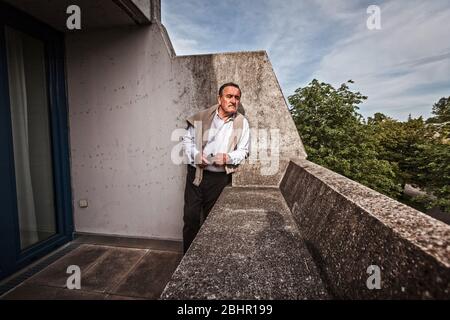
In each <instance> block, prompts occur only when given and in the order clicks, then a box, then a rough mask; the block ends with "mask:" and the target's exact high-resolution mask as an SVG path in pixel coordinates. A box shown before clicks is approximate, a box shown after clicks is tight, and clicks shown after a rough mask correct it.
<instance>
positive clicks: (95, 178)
mask: <svg viewBox="0 0 450 320" xmlns="http://www.w3.org/2000/svg"><path fill="white" fill-rule="evenodd" d="M66 46H67V70H68V95H69V117H70V119H69V120H70V141H71V157H72V158H71V161H72V183H73V198H74V202H75V204H74V218H75V226H76V231H79V232H90V233H100V234H115V235H127V236H139V237H151V238H164V239H181V230H182V209H183V192H184V184H185V170H186V168H185V165H183V164H179V163H174V162H172V158H171V156H172V152H173V154H174V155H176V154H177V151H179V148H178V149H177V147H179V146H180V145H181V144H180V142H179V138H180V137H181V136H182V134H183V129H185V128H186V122H185V119H186V117H187V116H189V115H191V114H193V113H195V112H197V111H199V110H202V109H204V108H207V107H209V106H210V105H212V104H214V103H216V101H217V100H216V99H217V90H218V88H219V86H220V85H221V84H222V83H224V82H228V81H234V82H237V83H239V84H240V86H241V87H242V91H243V99H242V105H243V109H244V112H245V114H246V116H247V117H248V119H249V121H250V126H251V129H252V130H253V131H252V138H253V139H252V140H253V141H252V146H253V148H252V151H253V152H252V156H253V157H254V158H253V159H252V158H250V159H248V160H247V162H248V163H247V164H245V165H244V166H243V167H242V171H241V172H240V173H239V174H236V175H235V177H234V181H233V184H234V185H242V184H256V183H260V184H265V185H278V183H279V181H280V180H281V176H282V174H283V172H284V169H285V168H284V166H285V165H286V164H287V161H288V159H289V158H291V157H304V152H303V148H302V144H301V140H300V138H299V136H298V134H297V132H296V130H295V126H294V123H293V121H292V119H291V117H290V115H289V112H288V109H287V106H286V103H285V101H284V98H283V95H282V93H281V90H280V88H279V85H278V82H277V80H276V76H275V74H274V73H273V70H272V68H271V65H270V62H269V60H268V58H267V55H266V54H265V52H262V51H261V52H245V53H230V54H215V55H200V56H183V57H174V51H173V48H172V47H171V44H170V39H169V37H168V36H167V33H166V31H165V29H164V27H163V26H162V25H160V24H159V23H153V24H152V25H151V26H145V27H127V28H121V29H110V30H105V31H98V32H89V33H74V34H69V35H68V36H67V41H66ZM177 129H178V131H177ZM259 129H261V130H259ZM266 129H274V130H275V131H276V130H278V131H277V132H276V133H277V134H278V137H279V141H280V148H279V154H276V152H275V153H274V154H273V155H271V154H270V153H269V156H271V157H269V159H268V160H266V162H265V163H264V162H263V165H261V161H259V159H260V156H261V154H258V152H255V150H257V148H258V145H260V144H261V139H263V138H264V134H268V135H269V138H270V137H271V134H272V132H271V131H270V130H266ZM275 150H276V148H275ZM263 151H267V150H263ZM278 155H279V156H280V158H281V160H280V159H279V158H278ZM251 161H253V163H249V162H251ZM261 167H262V168H261ZM264 170H265V171H264ZM262 172H263V173H267V174H268V175H266V176H264V175H261V173H262ZM80 199H87V200H89V207H88V208H83V209H82V208H80V207H79V206H78V201H79V200H80Z"/></svg>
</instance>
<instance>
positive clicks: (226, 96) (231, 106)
mask: <svg viewBox="0 0 450 320" xmlns="http://www.w3.org/2000/svg"><path fill="white" fill-rule="evenodd" d="M218 100H219V105H220V108H221V109H222V110H223V112H225V113H226V114H233V113H235V112H236V111H237V109H238V107H239V101H240V100H241V91H240V90H239V89H238V88H236V87H231V86H229V87H225V88H224V89H223V91H222V95H221V96H219V97H218Z"/></svg>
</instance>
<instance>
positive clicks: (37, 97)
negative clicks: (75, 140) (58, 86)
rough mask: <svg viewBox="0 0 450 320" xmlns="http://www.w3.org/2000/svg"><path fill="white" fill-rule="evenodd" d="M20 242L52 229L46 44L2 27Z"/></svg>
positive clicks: (24, 243)
mask: <svg viewBox="0 0 450 320" xmlns="http://www.w3.org/2000/svg"><path fill="white" fill-rule="evenodd" d="M5 35H6V53H7V55H6V60H7V69H8V84H9V101H10V112H11V127H12V138H13V139H12V140H13V155H14V157H13V158H14V169H15V180H16V181H15V182H16V200H17V213H18V226H19V235H20V237H19V238H20V248H21V250H24V249H26V248H28V247H30V246H32V245H34V244H36V243H39V242H41V241H43V240H45V239H48V238H49V237H51V236H52V235H54V234H56V231H57V230H56V216H55V208H54V192H53V191H54V186H53V172H52V167H53V164H52V155H51V139H50V135H51V132H50V123H49V119H50V116H49V109H48V97H47V88H48V86H47V79H46V72H45V70H46V65H45V45H44V42H43V41H42V40H39V39H36V38H33V37H31V36H29V35H27V34H25V33H23V32H20V31H17V30H14V29H12V28H10V27H6V30H5Z"/></svg>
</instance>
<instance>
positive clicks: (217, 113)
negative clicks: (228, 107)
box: [216, 107, 237, 123]
mask: <svg viewBox="0 0 450 320" xmlns="http://www.w3.org/2000/svg"><path fill="white" fill-rule="evenodd" d="M236 115H237V112H235V113H233V115H232V116H231V117H229V118H228V119H227V121H225V123H227V122H228V121H233V120H234V118H236ZM216 117H217V118H219V119H220V120H222V119H221V118H220V116H219V107H217V109H216ZM222 121H223V120H222Z"/></svg>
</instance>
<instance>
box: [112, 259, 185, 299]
mask: <svg viewBox="0 0 450 320" xmlns="http://www.w3.org/2000/svg"><path fill="white" fill-rule="evenodd" d="M181 258H182V255H181V254H178V253H173V252H166V251H150V252H149V253H148V254H147V255H146V256H145V257H144V258H142V260H141V261H140V262H139V264H138V265H137V266H136V268H135V269H134V270H133V271H132V272H130V274H129V275H128V276H127V278H126V279H125V280H124V281H123V282H122V283H121V284H120V285H119V286H118V287H117V288H116V290H114V292H113V293H114V294H117V295H121V296H130V297H142V298H147V299H158V298H159V296H160V295H161V293H162V291H163V290H164V287H165V286H166V284H167V282H168V281H169V280H170V278H171V276H172V273H173V272H174V270H175V269H176V267H177V265H178V264H179V262H180V260H181Z"/></svg>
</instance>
